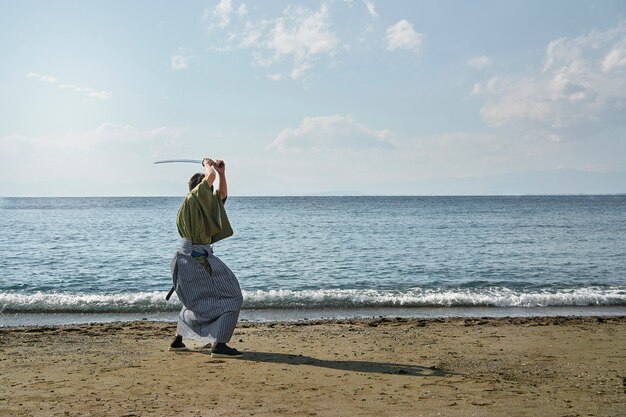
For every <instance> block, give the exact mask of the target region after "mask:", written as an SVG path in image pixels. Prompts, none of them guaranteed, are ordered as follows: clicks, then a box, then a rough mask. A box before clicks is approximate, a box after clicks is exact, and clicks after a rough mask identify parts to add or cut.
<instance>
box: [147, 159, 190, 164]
mask: <svg viewBox="0 0 626 417" xmlns="http://www.w3.org/2000/svg"><path fill="white" fill-rule="evenodd" d="M172 162H187V163H190V164H200V165H202V161H201V160H199V159H167V160H165V161H156V162H155V164H169V163H172Z"/></svg>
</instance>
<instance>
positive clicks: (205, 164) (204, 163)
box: [202, 158, 215, 168]
mask: <svg viewBox="0 0 626 417" xmlns="http://www.w3.org/2000/svg"><path fill="white" fill-rule="evenodd" d="M213 164H215V161H213V160H212V159H211V158H204V159H203V160H202V166H203V167H205V168H206V167H210V166H213Z"/></svg>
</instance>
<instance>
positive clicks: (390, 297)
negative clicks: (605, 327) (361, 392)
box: [0, 286, 626, 313]
mask: <svg viewBox="0 0 626 417" xmlns="http://www.w3.org/2000/svg"><path fill="white" fill-rule="evenodd" d="M165 295H166V292H165V291H152V292H137V293H118V294H86V293H70V292H52V293H47V292H35V293H18V292H5V293H1V294H0V312H1V313H99V312H101V313H135V312H137V313H140V312H166V311H176V310H178V309H179V308H180V303H179V302H178V301H177V299H176V296H175V295H174V296H173V297H172V299H171V300H170V301H169V302H167V301H165ZM243 295H244V305H243V308H244V309H324V308H341V309H350V308H376V307H386V308H393V307H402V308H409V307H528V308H532V307H571V306H577V307H582V306H626V287H621V286H620V287H585V288H576V289H560V290H555V289H550V290H534V291H521V290H512V289H509V288H501V287H491V288H481V289H420V288H413V289H410V290H406V291H391V290H373V289H367V290H364V289H352V290H351V289H332V290H331V289H323V290H301V291H297V290H256V291H243Z"/></svg>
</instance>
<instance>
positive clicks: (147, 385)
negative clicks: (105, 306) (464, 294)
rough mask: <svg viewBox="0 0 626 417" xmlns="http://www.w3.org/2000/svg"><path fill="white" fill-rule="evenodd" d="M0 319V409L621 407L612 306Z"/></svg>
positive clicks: (328, 411) (20, 412)
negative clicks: (230, 320)
mask: <svg viewBox="0 0 626 417" xmlns="http://www.w3.org/2000/svg"><path fill="white" fill-rule="evenodd" d="M174 330H175V324H173V323H162V322H148V321H139V322H129V323H105V324H83V325H65V326H55V327H21V328H3V329H0V368H1V369H2V388H1V391H0V416H173V415H179V416H253V415H254V416H287V415H293V416H624V415H626V391H625V390H626V386H625V384H626V382H625V379H624V378H625V377H626V317H604V318H602V317H593V318H561V317H551V318H499V319H428V320H421V319H371V320H341V321H330V322H329V321H326V322H308V323H269V324H249V323H241V324H240V325H239V327H238V328H237V330H236V333H235V336H234V338H233V340H232V345H233V346H235V347H237V348H239V349H241V350H243V351H245V352H246V353H245V356H244V358H243V359H232V360H224V359H220V360H217V359H212V358H211V357H210V354H209V352H208V350H206V349H202V346H201V345H200V344H199V343H197V342H196V343H190V344H189V345H192V347H195V350H194V351H191V352H182V353H174V352H169V351H168V350H167V347H168V343H169V341H170V337H171V335H172V334H173V332H174Z"/></svg>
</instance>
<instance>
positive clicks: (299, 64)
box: [205, 1, 375, 80]
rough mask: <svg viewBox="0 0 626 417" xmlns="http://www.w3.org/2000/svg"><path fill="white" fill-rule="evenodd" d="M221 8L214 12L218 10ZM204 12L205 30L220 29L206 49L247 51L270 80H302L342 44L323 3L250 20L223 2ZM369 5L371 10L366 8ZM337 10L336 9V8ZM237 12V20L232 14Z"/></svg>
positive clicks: (246, 15)
mask: <svg viewBox="0 0 626 417" xmlns="http://www.w3.org/2000/svg"><path fill="white" fill-rule="evenodd" d="M220 5H222V6H223V7H221V8H220V9H219V10H220V11H219V12H218V7H219V6H220ZM220 5H218V7H216V8H215V9H213V10H209V11H207V12H205V18H206V20H207V22H208V24H209V29H210V30H213V29H220V33H221V34H222V35H223V36H222V39H220V38H219V37H217V36H214V37H213V39H216V40H217V43H218V44H216V45H213V46H210V47H209V50H212V51H219V52H226V51H233V50H237V49H239V50H241V49H245V50H249V51H250V52H251V56H252V63H253V65H255V66H257V67H260V68H269V67H271V68H272V69H271V74H272V75H271V76H270V79H276V78H277V77H276V75H277V74H280V75H281V77H280V78H281V79H285V78H291V79H293V80H300V79H304V78H305V77H306V76H307V75H309V74H310V73H311V72H312V71H313V70H314V69H315V68H316V67H317V66H318V65H319V64H320V63H321V62H324V61H325V60H333V59H334V58H335V56H336V55H337V54H338V53H339V51H340V50H341V49H342V47H343V46H344V45H342V42H341V41H340V39H339V36H338V35H337V33H336V32H335V31H334V30H333V27H332V26H333V25H332V22H331V6H330V5H333V6H337V3H330V5H329V4H326V3H323V4H321V5H320V6H319V8H318V9H310V8H307V7H305V6H295V5H291V6H288V7H286V8H285V9H284V10H282V11H281V13H280V14H279V15H277V16H273V17H266V18H260V19H254V18H252V17H250V16H249V13H248V10H247V7H244V8H242V7H241V6H237V5H236V4H235V3H234V2H232V1H231V2H228V3H224V2H223V1H222V2H221V3H220ZM370 6H371V8H370ZM337 7H338V6H337ZM366 7H367V10H368V11H369V13H371V12H375V7H374V4H373V3H372V2H367V3H366ZM234 10H237V11H238V13H237V14H238V15H240V16H238V17H239V18H238V19H235V18H234V16H235V12H234Z"/></svg>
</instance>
